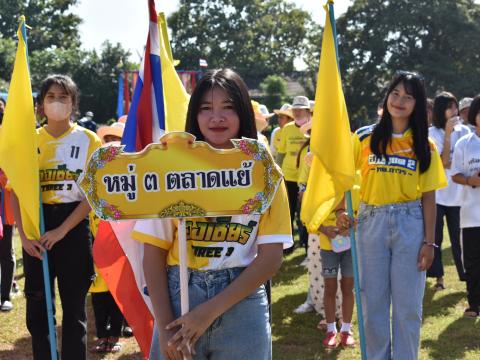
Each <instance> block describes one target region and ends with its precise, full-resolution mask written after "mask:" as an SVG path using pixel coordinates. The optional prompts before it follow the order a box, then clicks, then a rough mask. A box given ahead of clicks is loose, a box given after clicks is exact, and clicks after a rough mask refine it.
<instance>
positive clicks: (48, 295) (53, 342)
mask: <svg viewBox="0 0 480 360" xmlns="http://www.w3.org/2000/svg"><path fill="white" fill-rule="evenodd" d="M40 234H41V235H43V234H45V219H44V218H43V206H42V195H41V191H40ZM34 241H35V240H34ZM42 266H43V284H44V287H45V301H46V303H47V318H48V333H49V335H50V336H49V338H50V353H51V358H52V360H57V333H56V331H55V325H54V322H53V304H52V290H51V284H50V270H49V268H48V251H47V250H45V252H44V253H43V254H42Z"/></svg>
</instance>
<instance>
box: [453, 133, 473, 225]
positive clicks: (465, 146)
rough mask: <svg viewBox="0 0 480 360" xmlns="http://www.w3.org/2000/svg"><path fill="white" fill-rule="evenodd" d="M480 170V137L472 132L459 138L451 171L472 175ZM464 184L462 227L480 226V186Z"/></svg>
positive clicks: (461, 210) (461, 212)
mask: <svg viewBox="0 0 480 360" xmlns="http://www.w3.org/2000/svg"><path fill="white" fill-rule="evenodd" d="M479 172H480V138H479V137H478V135H477V134H476V133H470V134H468V135H465V136H464V137H462V138H461V139H460V140H458V142H457V144H456V145H455V151H454V153H453V163H452V169H451V173H452V176H453V175H456V174H463V175H465V176H472V175H474V174H478V173H479ZM460 186H462V202H461V207H460V227H461V228H468V227H478V226H480V187H478V186H477V187H475V188H474V187H472V186H468V185H460Z"/></svg>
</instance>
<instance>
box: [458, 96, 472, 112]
mask: <svg viewBox="0 0 480 360" xmlns="http://www.w3.org/2000/svg"><path fill="white" fill-rule="evenodd" d="M472 101H473V99H472V98H471V97H466V98H463V99H462V100H460V101H459V103H458V110H459V111H462V110H463V109H465V108H468V107H470V105H472Z"/></svg>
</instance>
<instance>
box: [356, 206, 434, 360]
mask: <svg viewBox="0 0 480 360" xmlns="http://www.w3.org/2000/svg"><path fill="white" fill-rule="evenodd" d="M423 241H424V230H423V212H422V208H421V206H420V201H413V202H407V203H400V204H389V205H385V206H371V205H365V204H362V205H361V207H360V211H359V217H358V261H359V274H360V293H361V299H362V309H363V314H364V320H365V337H366V350H367V358H368V360H384V359H392V358H393V359H398V360H400V359H401V360H414V359H417V358H418V347H419V342H420V326H421V324H422V301H423V294H424V289H425V272H424V271H423V272H420V271H418V268H417V260H418V254H419V251H420V248H421V247H422V243H423ZM390 305H391V306H392V320H391V323H390ZM390 327H391V328H392V333H393V334H392V335H393V336H392V338H391V335H390V334H391V333H390ZM392 340H393V341H392ZM392 342H393V349H392ZM392 350H393V351H392Z"/></svg>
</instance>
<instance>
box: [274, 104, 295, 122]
mask: <svg viewBox="0 0 480 360" xmlns="http://www.w3.org/2000/svg"><path fill="white" fill-rule="evenodd" d="M273 112H274V113H275V114H277V115H285V116H288V117H289V118H291V119H293V114H292V105H290V104H283V105H282V107H281V108H280V109H275V110H273Z"/></svg>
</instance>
